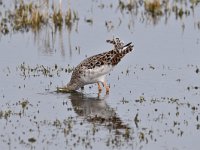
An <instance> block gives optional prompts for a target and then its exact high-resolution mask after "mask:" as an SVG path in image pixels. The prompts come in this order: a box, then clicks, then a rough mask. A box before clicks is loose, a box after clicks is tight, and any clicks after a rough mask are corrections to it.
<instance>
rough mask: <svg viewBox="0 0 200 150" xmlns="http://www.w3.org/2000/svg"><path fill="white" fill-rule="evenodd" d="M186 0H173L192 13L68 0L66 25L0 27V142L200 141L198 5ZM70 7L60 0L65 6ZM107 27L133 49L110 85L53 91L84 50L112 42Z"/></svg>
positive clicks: (182, 144) (116, 145)
mask: <svg viewBox="0 0 200 150" xmlns="http://www.w3.org/2000/svg"><path fill="white" fill-rule="evenodd" d="M132 2H134V1H132ZM184 2H187V1H184ZM184 2H183V3H182V4H181V3H178V4H177V5H178V6H180V7H181V6H182V7H183V8H187V9H188V10H190V15H188V16H185V15H183V17H182V18H177V19H176V16H175V15H174V13H173V12H171V13H170V14H168V15H167V16H165V15H163V16H161V17H156V18H153V19H152V18H151V15H150V16H149V15H146V12H145V10H144V5H141V6H140V5H139V6H138V8H137V9H136V8H134V7H133V8H134V9H133V10H131V11H128V9H123V10H120V9H119V1H110V2H107V1H87V2H82V1H73V2H72V1H71V2H70V8H71V9H72V10H75V11H77V12H78V16H79V21H78V23H77V24H76V23H75V24H73V26H72V30H69V29H68V28H67V27H66V26H65V25H63V27H62V30H60V31H59V30H57V31H56V29H55V28H54V26H53V24H51V23H49V24H48V25H47V26H44V27H43V28H42V29H40V30H39V31H37V32H33V31H32V30H31V29H29V31H28V32H14V31H13V32H12V31H10V32H9V34H7V35H3V34H0V52H1V55H0V101H1V104H0V149H74V148H77V149H142V150H147V149H148V150H149V149H163V150H165V149H181V150H182V149H197V148H198V147H199V146H200V144H199V137H200V136H199V130H200V122H199V115H200V114H199V109H200V102H199V98H200V91H199V89H200V85H199V78H200V76H199V75H200V72H199V67H200V66H199V64H200V59H199V56H200V44H199V42H200V34H199V33H200V30H199V28H198V22H199V21H200V16H199V13H198V10H199V8H200V6H199V4H198V5H197V6H195V9H194V12H192V10H191V8H190V5H191V4H190V3H189V2H187V5H185V3H184ZM49 3H50V4H49V5H51V3H52V2H51V1H50V2H49ZM126 3H127V2H125V4H126ZM137 4H138V3H137ZM55 5H56V6H58V3H56V4H55ZM171 5H172V2H171V1H170V6H171ZM68 7H69V1H68V2H66V1H63V4H62V11H63V12H64V13H65V12H66V11H67V8H68ZM7 8H10V9H13V8H14V4H13V3H12V2H9V1H3V5H0V10H2V12H1V14H2V16H3V14H4V13H3V12H4V11H5V10H7ZM166 18H167V19H166ZM90 20H92V23H91V22H90ZM105 22H109V23H108V24H109V26H108V27H106V25H105V24H106V23H105ZM113 36H118V37H120V38H121V39H123V40H124V42H127V43H128V42H133V43H134V51H133V52H132V53H130V54H127V56H125V57H124V59H123V60H122V61H121V62H120V63H119V64H118V65H117V66H116V67H115V68H114V70H113V71H112V72H111V73H110V74H109V75H108V76H107V80H108V83H109V85H110V93H109V95H106V94H105V91H103V92H102V93H101V94H98V92H97V85H95V84H94V85H89V86H86V87H85V89H84V90H83V91H81V90H79V91H78V92H77V93H68V94H62V93H56V92H55V90H56V87H57V86H62V85H65V84H66V83H67V82H68V81H69V79H70V76H71V70H72V68H73V67H75V66H76V65H77V64H78V63H79V62H80V61H81V60H83V59H85V58H86V57H88V56H91V55H94V54H97V53H101V52H104V51H108V50H110V49H111V48H112V47H111V45H109V44H107V43H106V42H105V41H106V40H107V39H111V38H112V37H113Z"/></svg>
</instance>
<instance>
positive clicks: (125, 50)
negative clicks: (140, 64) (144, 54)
mask: <svg viewBox="0 0 200 150" xmlns="http://www.w3.org/2000/svg"><path fill="white" fill-rule="evenodd" d="M132 50H133V44H132V42H130V43H128V44H126V45H124V46H123V48H122V49H121V50H120V51H119V52H120V53H121V55H122V57H124V56H125V55H126V54H127V53H129V52H131V51H132Z"/></svg>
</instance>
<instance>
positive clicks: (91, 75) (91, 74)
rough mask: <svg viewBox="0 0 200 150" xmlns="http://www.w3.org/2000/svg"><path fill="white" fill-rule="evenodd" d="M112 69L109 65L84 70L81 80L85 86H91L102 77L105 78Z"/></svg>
mask: <svg viewBox="0 0 200 150" xmlns="http://www.w3.org/2000/svg"><path fill="white" fill-rule="evenodd" d="M112 69H113V66H111V65H102V66H100V67H99V66H96V67H94V68H93V69H85V70H83V72H82V74H81V78H80V79H81V80H82V82H84V83H85V84H91V83H95V82H97V81H99V79H100V78H101V77H102V76H105V75H106V74H108V73H109V72H110V71H111V70H112Z"/></svg>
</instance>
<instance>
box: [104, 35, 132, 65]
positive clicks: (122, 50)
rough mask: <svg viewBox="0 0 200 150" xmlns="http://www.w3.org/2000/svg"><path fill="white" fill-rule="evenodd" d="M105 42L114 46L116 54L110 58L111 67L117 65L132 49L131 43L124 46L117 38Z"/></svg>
mask: <svg viewBox="0 0 200 150" xmlns="http://www.w3.org/2000/svg"><path fill="white" fill-rule="evenodd" d="M107 42H108V43H111V44H113V45H114V48H115V49H114V51H115V52H116V53H115V55H114V57H113V58H112V65H117V64H118V63H119V62H120V60H121V59H122V58H123V57H124V56H125V55H126V54H127V53H129V52H131V51H132V50H133V47H134V46H133V44H132V42H130V43H128V44H126V45H124V43H123V42H122V41H121V40H119V38H115V39H113V40H107Z"/></svg>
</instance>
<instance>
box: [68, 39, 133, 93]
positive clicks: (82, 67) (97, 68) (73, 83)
mask: <svg viewBox="0 0 200 150" xmlns="http://www.w3.org/2000/svg"><path fill="white" fill-rule="evenodd" d="M107 42H108V43H111V44H113V45H114V48H113V49H112V50H110V51H108V52H104V53H100V54H97V55H94V56H91V57H89V58H86V59H85V60H83V61H82V62H81V63H80V64H79V65H78V66H77V67H76V68H75V69H74V71H73V73H72V77H71V80H70V82H69V83H68V85H67V87H68V88H71V89H72V90H77V89H78V88H80V87H83V86H84V85H86V84H92V83H98V87H99V90H100V85H99V82H101V83H103V84H104V86H106V91H107V90H108V91H109V88H108V86H107V85H106V84H105V75H106V74H107V73H108V72H110V71H111V70H112V68H113V67H114V66H116V65H117V64H118V63H119V62H120V61H121V59H122V58H123V57H124V56H125V55H126V54H127V53H129V52H131V51H132V50H133V45H132V43H128V44H126V45H124V43H123V42H122V41H121V40H120V39H119V38H115V39H113V40H107ZM104 67H105V69H104ZM108 91H107V92H108Z"/></svg>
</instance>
